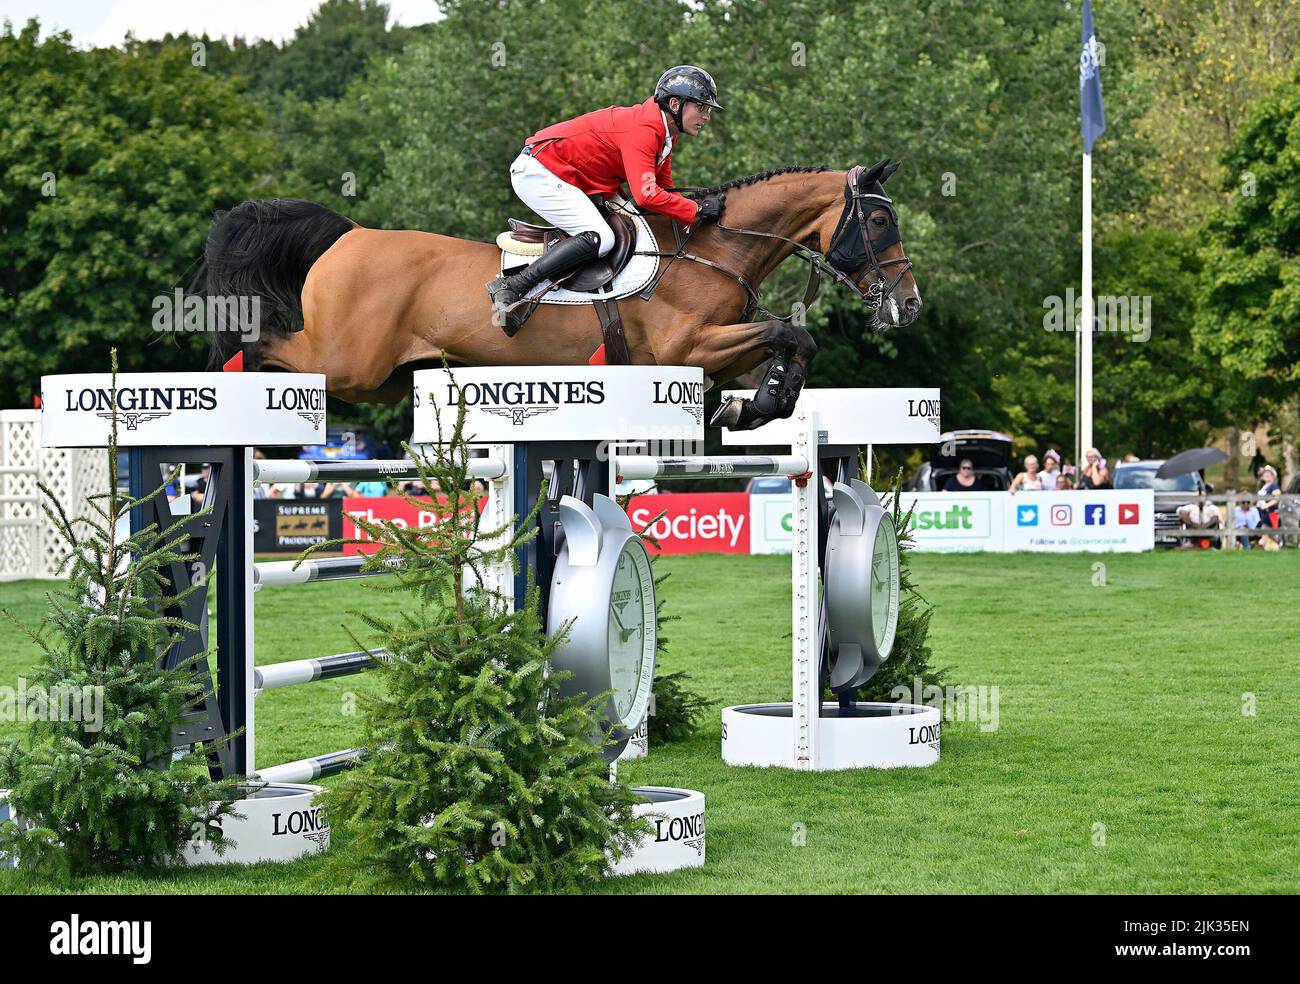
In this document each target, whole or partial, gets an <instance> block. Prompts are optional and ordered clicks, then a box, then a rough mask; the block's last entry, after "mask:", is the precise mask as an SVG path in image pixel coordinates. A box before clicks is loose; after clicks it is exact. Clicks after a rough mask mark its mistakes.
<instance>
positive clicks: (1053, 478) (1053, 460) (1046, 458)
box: [1040, 448, 1061, 492]
mask: <svg viewBox="0 0 1300 984" xmlns="http://www.w3.org/2000/svg"><path fill="white" fill-rule="evenodd" d="M1040 476H1041V477H1042V479H1043V491H1044V492H1052V491H1054V490H1055V489H1056V483H1057V481H1058V480H1059V479H1060V477H1061V456H1060V455H1059V454H1057V453H1056V449H1055V448H1048V449H1047V453H1046V454H1045V455H1043V470H1042V472H1041V473H1040Z"/></svg>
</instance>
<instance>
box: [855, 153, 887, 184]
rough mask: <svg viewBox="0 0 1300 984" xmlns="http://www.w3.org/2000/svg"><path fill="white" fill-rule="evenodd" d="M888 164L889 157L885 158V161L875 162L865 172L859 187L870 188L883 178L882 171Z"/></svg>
mask: <svg viewBox="0 0 1300 984" xmlns="http://www.w3.org/2000/svg"><path fill="white" fill-rule="evenodd" d="M888 164H889V158H885V159H884V160H883V161H877V162H876V163H875V164H872V165H871V167H869V168H867V169H866V171H865V172H863V174H862V178H861V180H860V181H859V182H858V187H859V188H870V187H871V186H872V185H873V184H875V183H876V182H877V181H879V180H881V178H880V172H881V171H883V170H884V169H885V168H886V167H887V166H888Z"/></svg>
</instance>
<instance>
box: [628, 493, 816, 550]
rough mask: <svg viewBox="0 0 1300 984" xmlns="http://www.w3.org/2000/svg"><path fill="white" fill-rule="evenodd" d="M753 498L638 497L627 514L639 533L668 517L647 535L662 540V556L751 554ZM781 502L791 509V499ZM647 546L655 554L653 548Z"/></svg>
mask: <svg viewBox="0 0 1300 984" xmlns="http://www.w3.org/2000/svg"><path fill="white" fill-rule="evenodd" d="M750 498H751V496H749V495H746V494H745V493H744V492H699V493H695V494H684V495H679V494H675V493H674V494H668V495H638V496H634V497H633V498H632V500H631V501H630V502H629V503H628V508H627V513H628V517H629V518H630V519H631V520H632V528H633V529H634V530H638V531H639V530H640V529H641V528H642V527H643V526H645V524H646V523H649V522H650V521H651V520H652V519H654V518H655V517H656V516H658V515H659V514H660V513H665V515H664V516H663V517H662V518H660V519H659V520H657V521H656V522H655V523H653V524H652V525H651V527H650V529H649V530H648V531H647V532H648V533H649V534H650V535H651V536H654V537H655V538H657V539H658V541H659V550H658V551H657V552H658V553H664V554H689V553H741V554H747V553H749V552H750V504H749V501H748V500H749V499H750ZM777 498H782V499H785V501H786V505H787V508H788V507H789V503H790V497H789V496H778V497H777ZM647 545H648V546H649V547H650V548H651V550H652V551H653V550H654V545H653V544H647ZM786 550H787V551H788V550H789V547H788V546H787V547H786Z"/></svg>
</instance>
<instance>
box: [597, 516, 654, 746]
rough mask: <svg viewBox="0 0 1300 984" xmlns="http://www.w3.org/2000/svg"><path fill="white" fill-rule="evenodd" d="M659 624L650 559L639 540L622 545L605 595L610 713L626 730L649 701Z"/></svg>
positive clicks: (634, 723) (639, 721)
mask: <svg viewBox="0 0 1300 984" xmlns="http://www.w3.org/2000/svg"><path fill="white" fill-rule="evenodd" d="M656 629H657V623H656V620H655V609H654V577H653V575H652V574H651V573H650V558H649V557H648V556H647V554H646V551H645V547H644V546H642V544H641V542H640V541H639V540H629V541H628V542H627V543H625V544H624V545H623V549H622V552H621V553H620V554H619V557H618V563H617V565H616V566H615V568H614V580H613V584H612V586H611V590H610V594H609V640H608V641H609V678H610V686H611V687H612V688H613V691H614V712H615V714H616V715H617V716H618V717H619V718H620V719H621V722H622V724H623V725H624V726H625V727H628V728H635V727H637V725H639V724H640V723H641V719H642V718H643V717H644V716H645V711H646V708H647V706H648V705H649V702H650V687H651V685H652V683H653V680H652V679H651V677H652V676H653V674H654V656H655V641H656V638H657V631H656Z"/></svg>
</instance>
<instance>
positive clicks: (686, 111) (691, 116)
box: [682, 99, 713, 137]
mask: <svg viewBox="0 0 1300 984" xmlns="http://www.w3.org/2000/svg"><path fill="white" fill-rule="evenodd" d="M712 114H713V111H712V110H711V109H710V108H709V107H708V106H705V105H704V104H703V103H697V102H696V101H695V100H694V99H687V100H686V105H685V106H683V107H682V132H683V133H689V134H690V135H691V136H693V137H694V136H699V134H700V131H701V130H703V129H704V127H705V125H706V124H707V123H708V122H709V119H710V117H711V116H712Z"/></svg>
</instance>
